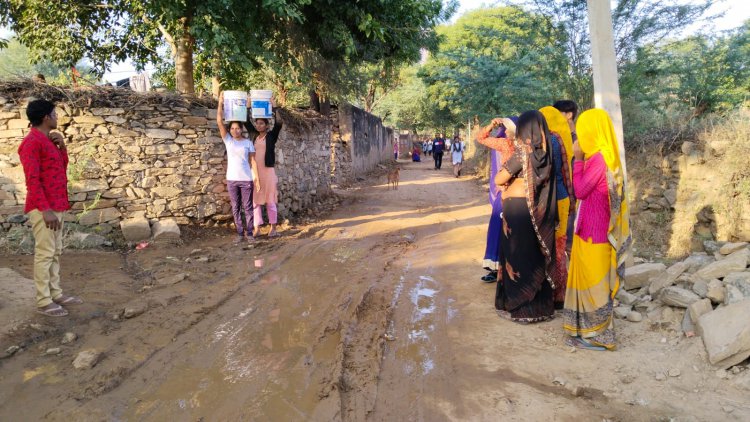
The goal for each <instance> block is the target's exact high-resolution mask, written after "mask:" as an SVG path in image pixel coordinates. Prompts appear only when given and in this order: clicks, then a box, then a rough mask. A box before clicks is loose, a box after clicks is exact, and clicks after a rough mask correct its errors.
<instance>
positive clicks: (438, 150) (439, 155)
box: [432, 134, 445, 170]
mask: <svg viewBox="0 0 750 422" xmlns="http://www.w3.org/2000/svg"><path fill="white" fill-rule="evenodd" d="M443 151H445V139H443V137H442V136H440V134H435V139H433V140H432V158H433V159H434V160H435V170H440V167H442V166H443Z"/></svg>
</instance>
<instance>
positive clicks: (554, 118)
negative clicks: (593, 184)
mask: <svg viewBox="0 0 750 422" xmlns="http://www.w3.org/2000/svg"><path fill="white" fill-rule="evenodd" d="M539 111H540V112H541V113H542V115H544V119H545V120H547V126H548V127H549V131H550V132H556V133H557V134H558V135H560V137H561V138H562V141H563V147H564V148H565V153H566V154H567V155H568V159H572V157H573V135H572V134H571V133H570V125H568V121H567V120H566V119H565V116H563V115H562V113H560V110H558V109H556V108H554V107H552V106H547V107H542V108H540V109H539ZM571 173H572V172H571ZM568 177H570V178H571V179H572V177H573V175H572V174H570V175H568Z"/></svg>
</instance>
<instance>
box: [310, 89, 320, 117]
mask: <svg viewBox="0 0 750 422" xmlns="http://www.w3.org/2000/svg"><path fill="white" fill-rule="evenodd" d="M310 108H311V109H313V110H315V111H317V112H318V113H320V97H318V92H317V91H315V88H313V89H311V90H310Z"/></svg>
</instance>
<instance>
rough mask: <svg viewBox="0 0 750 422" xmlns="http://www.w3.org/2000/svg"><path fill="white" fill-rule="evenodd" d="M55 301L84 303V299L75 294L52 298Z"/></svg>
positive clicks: (73, 303)
mask: <svg viewBox="0 0 750 422" xmlns="http://www.w3.org/2000/svg"><path fill="white" fill-rule="evenodd" d="M52 301H53V302H55V303H57V304H58V305H80V304H81V303H83V300H81V298H79V297H75V296H68V295H60V297H58V298H57V299H52Z"/></svg>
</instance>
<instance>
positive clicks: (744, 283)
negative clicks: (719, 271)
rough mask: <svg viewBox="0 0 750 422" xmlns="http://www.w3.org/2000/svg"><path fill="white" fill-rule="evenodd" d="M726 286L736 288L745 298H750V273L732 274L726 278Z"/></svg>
mask: <svg viewBox="0 0 750 422" xmlns="http://www.w3.org/2000/svg"><path fill="white" fill-rule="evenodd" d="M724 284H725V285H731V286H734V287H736V288H737V289H739V291H740V292H742V295H743V296H744V297H747V298H750V272H748V271H745V272H741V273H731V274H729V275H727V276H726V277H724Z"/></svg>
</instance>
